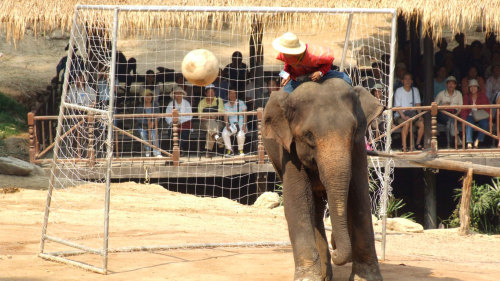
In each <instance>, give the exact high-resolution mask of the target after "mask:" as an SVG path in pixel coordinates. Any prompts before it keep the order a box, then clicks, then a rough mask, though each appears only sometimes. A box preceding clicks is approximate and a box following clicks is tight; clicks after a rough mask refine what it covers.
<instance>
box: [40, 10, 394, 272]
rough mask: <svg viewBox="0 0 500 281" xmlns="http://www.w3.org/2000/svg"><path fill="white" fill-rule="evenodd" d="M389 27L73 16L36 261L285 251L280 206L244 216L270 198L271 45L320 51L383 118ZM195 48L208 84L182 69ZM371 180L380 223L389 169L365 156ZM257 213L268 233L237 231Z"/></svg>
mask: <svg viewBox="0 0 500 281" xmlns="http://www.w3.org/2000/svg"><path fill="white" fill-rule="evenodd" d="M394 17H395V12H394V11H393V10H369V9H366V10H362V9H342V10H339V9H293V8H264V7H259V8H250V7H240V8H223V7H157V6H155V7H145V6H134V7H132V6H82V5H81V6H77V7H76V12H75V16H74V21H73V26H72V29H71V37H70V42H69V49H68V59H67V65H66V70H65V73H64V85H63V91H62V97H61V106H60V112H59V116H58V124H57V132H56V134H55V135H56V137H55V146H54V151H53V159H52V161H51V165H52V166H51V173H50V185H49V190H48V196H47V206H46V210H45V217H44V224H43V232H42V242H41V247H40V251H41V253H40V256H42V257H43V258H46V259H51V260H56V261H61V262H66V263H69V264H72V265H76V266H80V267H83V268H86V269H89V270H93V271H96V272H101V273H106V272H107V270H108V267H107V260H108V254H111V253H120V252H126V251H142V250H147V251H154V250H158V251H161V250H168V249H174V248H189V247H215V246H271V245H283V243H286V242H283V241H288V234H287V228H286V222H285V220H284V217H283V212H282V210H281V209H279V208H278V209H277V210H275V211H274V212H273V211H270V212H263V211H260V210H259V209H256V208H254V207H249V206H247V205H252V204H253V203H254V202H255V201H256V199H257V197H258V196H259V195H261V194H262V193H264V192H266V191H276V192H277V193H280V192H281V191H280V182H279V178H278V177H277V176H276V174H275V173H274V169H273V168H272V165H271V164H270V163H269V161H268V159H267V156H266V153H265V151H264V147H263V145H262V137H261V134H260V128H261V119H262V108H263V107H264V106H265V104H266V102H267V100H268V98H269V95H270V93H271V92H272V91H276V90H279V87H280V86H279V84H280V83H279V76H278V74H279V72H280V70H281V69H282V68H283V65H282V64H281V63H280V62H279V61H278V60H277V59H276V56H277V52H276V51H275V50H274V49H273V48H272V41H273V39H275V38H276V37H278V36H280V35H282V34H283V33H285V32H287V31H293V32H294V33H295V34H297V35H298V36H299V38H300V39H301V40H302V41H304V42H306V43H308V44H311V45H319V46H324V47H328V48H330V49H331V50H333V52H334V56H335V61H334V65H332V68H335V69H338V70H339V71H345V72H346V73H347V74H348V75H349V76H350V77H351V79H352V81H353V85H361V86H363V87H365V88H366V89H367V90H369V91H373V94H377V97H378V98H379V99H380V102H381V103H382V104H383V105H385V106H387V107H388V108H390V105H391V103H392V102H391V101H392V89H391V88H392V87H391V85H392V78H391V75H390V74H391V73H392V69H393V60H394V58H395V56H394V53H393V52H394V26H393V25H394V23H395V21H394ZM311 27H314V28H311ZM198 48H203V49H207V50H210V51H211V52H213V53H214V54H215V56H216V57H217V58H218V60H219V63H220V73H219V77H217V79H216V81H214V83H213V88H212V86H209V87H198V86H195V85H192V84H190V83H189V82H188V81H187V80H185V79H184V77H183V76H182V73H181V71H180V69H181V63H182V60H183V58H184V56H185V55H186V54H187V53H188V52H189V51H191V50H193V49H198ZM374 89H378V90H379V92H377V93H376V92H375V91H374ZM211 95H212V96H215V97H214V98H210V96H211ZM207 97H208V98H207ZM235 100H237V101H235ZM390 116H391V115H390V114H385V115H383V116H382V117H381V118H379V119H378V120H376V125H374V126H371V127H370V128H369V133H368V134H367V138H366V140H367V147H369V149H373V150H379V151H388V150H389V149H390V134H387V135H386V134H385V132H386V130H387V127H388V124H390V122H391V120H390ZM226 122H228V123H229V124H230V126H226ZM370 170H371V172H370V177H371V183H372V187H373V193H372V198H373V206H374V207H373V209H374V212H382V215H383V212H384V209H383V208H380V207H379V206H381V204H380V201H381V200H382V199H381V198H382V197H381V196H380V194H382V190H384V189H385V190H389V187H390V183H391V175H392V165H391V163H390V162H383V161H382V160H380V159H371V161H370ZM180 193H183V194H189V195H191V196H179V195H178V194H180ZM207 197H208V198H207ZM200 198H204V199H203V200H202V201H200V200H201V199H200ZM201 205H204V206H201ZM223 208H225V209H223ZM228 212H230V213H232V215H231V216H228V214H227V213H228ZM255 214H259V215H260V217H259V218H260V223H261V222H262V220H264V221H265V222H266V223H268V224H269V227H267V228H259V229H255V230H253V231H248V227H247V226H248V225H251V224H253V223H257V221H256V220H253V218H252V217H253V216H254V215H255ZM207 222H209V224H207ZM207 225H210V227H208V226H207ZM193 245H194V246H193Z"/></svg>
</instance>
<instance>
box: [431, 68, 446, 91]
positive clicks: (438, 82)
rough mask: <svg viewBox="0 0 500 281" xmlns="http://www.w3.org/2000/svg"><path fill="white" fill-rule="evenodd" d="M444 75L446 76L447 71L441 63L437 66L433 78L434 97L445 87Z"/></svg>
mask: <svg viewBox="0 0 500 281" xmlns="http://www.w3.org/2000/svg"><path fill="white" fill-rule="evenodd" d="M446 77H448V71H447V70H446V67H444V65H442V66H440V67H439V68H438V70H437V72H436V78H434V99H435V98H436V97H437V95H438V94H439V93H440V92H441V91H443V90H445V89H446Z"/></svg>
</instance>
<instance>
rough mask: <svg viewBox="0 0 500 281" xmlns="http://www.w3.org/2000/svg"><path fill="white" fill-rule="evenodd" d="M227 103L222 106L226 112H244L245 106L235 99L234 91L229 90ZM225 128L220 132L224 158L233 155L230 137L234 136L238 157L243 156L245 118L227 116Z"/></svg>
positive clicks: (245, 130) (232, 89)
mask: <svg viewBox="0 0 500 281" xmlns="http://www.w3.org/2000/svg"><path fill="white" fill-rule="evenodd" d="M228 95H229V101H228V102H227V103H225V104H224V110H225V111H226V112H246V111H247V106H246V105H245V103H244V102H243V101H241V100H239V99H237V94H236V89H234V88H230V89H229V93H228ZM226 119H227V122H226V127H225V128H224V129H223V130H222V139H224V145H225V147H226V150H227V152H226V154H225V156H226V157H231V156H232V155H234V153H233V147H232V145H231V138H230V137H231V136H232V135H235V134H236V141H237V142H238V152H239V154H240V156H244V155H245V153H244V152H243V146H244V145H245V134H246V133H247V126H246V124H247V116H246V115H245V116H243V115H231V116H227V118H226Z"/></svg>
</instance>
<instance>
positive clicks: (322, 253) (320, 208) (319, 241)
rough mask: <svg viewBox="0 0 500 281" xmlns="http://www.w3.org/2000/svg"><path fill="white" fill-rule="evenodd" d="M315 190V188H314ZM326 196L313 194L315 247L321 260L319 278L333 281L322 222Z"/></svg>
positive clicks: (320, 193) (318, 193) (321, 193)
mask: <svg viewBox="0 0 500 281" xmlns="http://www.w3.org/2000/svg"><path fill="white" fill-rule="evenodd" d="M315 190H316V188H315ZM325 196H326V194H325V193H324V192H319V191H315V192H314V206H315V225H316V227H315V229H314V231H315V234H316V247H317V248H318V252H319V257H320V259H321V276H322V278H323V280H325V281H330V280H333V276H332V264H331V262H330V260H331V258H332V257H331V255H330V249H328V240H327V238H326V233H325V224H324V221H323V218H324V214H325V210H326V201H325V199H326V198H325Z"/></svg>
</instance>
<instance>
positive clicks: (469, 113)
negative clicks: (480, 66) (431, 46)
mask: <svg viewBox="0 0 500 281" xmlns="http://www.w3.org/2000/svg"><path fill="white" fill-rule="evenodd" d="M467 84H468V87H469V89H468V91H467V94H464V100H463V104H464V105H484V104H490V101H489V100H488V98H487V97H486V95H485V94H484V93H483V92H481V91H480V85H479V83H478V81H477V80H476V79H471V80H469V81H468V83H467ZM479 111H483V112H479ZM478 112H479V113H478ZM485 113H487V114H485ZM481 114H482V115H484V116H479V115H481ZM489 114H490V110H489V109H475V108H473V109H464V110H462V112H461V113H460V116H461V117H462V119H465V120H466V121H467V122H469V123H472V124H474V125H478V126H479V127H480V128H482V129H483V130H485V131H487V130H488V126H489ZM473 132H474V131H473V130H472V127H470V126H467V127H466V128H465V138H466V142H467V148H472V134H473ZM483 141H484V133H482V132H477V137H476V140H475V141H474V148H478V147H479V144H480V143H482V142H483Z"/></svg>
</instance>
